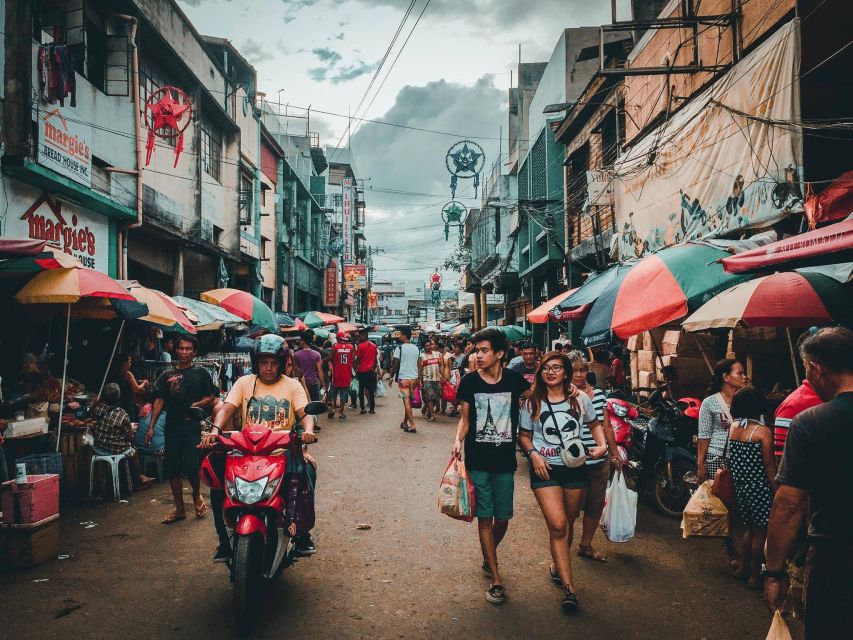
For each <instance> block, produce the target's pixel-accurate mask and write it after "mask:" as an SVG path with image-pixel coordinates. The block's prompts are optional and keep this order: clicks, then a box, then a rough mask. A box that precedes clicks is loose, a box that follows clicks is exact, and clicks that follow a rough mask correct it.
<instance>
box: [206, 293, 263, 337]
mask: <svg viewBox="0 0 853 640" xmlns="http://www.w3.org/2000/svg"><path fill="white" fill-rule="evenodd" d="M199 297H200V298H201V300H202V302H207V303H209V304H215V305H216V306H218V307H222V308H223V309H225V310H226V311H229V312H231V313H233V314H234V315H235V316H239V317H241V318H243V320H246V321H247V322H248V323H249V324H250V325H251V327H250V331H251V332H255V331H257V330H259V329H266V330H267V331H269V332H271V333H278V325H277V324H276V322H275V317H274V316H273V313H272V309H270V308H269V307H268V306H267V305H266V303H265V302H264V301H263V300H261V299H260V298H256V297H255V296H253V295H252V294H251V293H247V292H245V291H240V290H239V289H227V288H226V289H212V290H210V291H205V292H204V293H202V294H201V296H199Z"/></svg>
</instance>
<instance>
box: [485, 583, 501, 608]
mask: <svg viewBox="0 0 853 640" xmlns="http://www.w3.org/2000/svg"><path fill="white" fill-rule="evenodd" d="M486 601H487V602H491V603H492V604H503V603H504V602H505V601H506V590H505V589H504V586H503V585H502V584H490V585H489V588H488V590H487V591H486Z"/></svg>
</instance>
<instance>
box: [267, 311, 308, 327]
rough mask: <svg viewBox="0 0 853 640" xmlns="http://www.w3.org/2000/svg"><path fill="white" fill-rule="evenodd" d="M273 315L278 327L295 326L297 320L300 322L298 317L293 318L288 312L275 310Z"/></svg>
mask: <svg viewBox="0 0 853 640" xmlns="http://www.w3.org/2000/svg"><path fill="white" fill-rule="evenodd" d="M274 315H275V322H276V324H277V325H278V326H279V327H295V326H296V323H297V322H302V321H301V320H299V319H298V318H294V317H293V316H292V315H290V314H289V313H283V312H280V311H277V312H276V313H275V314H274Z"/></svg>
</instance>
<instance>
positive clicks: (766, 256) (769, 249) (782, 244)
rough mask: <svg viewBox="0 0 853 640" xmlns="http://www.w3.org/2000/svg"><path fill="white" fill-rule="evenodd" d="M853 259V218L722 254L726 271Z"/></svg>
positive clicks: (829, 262)
mask: <svg viewBox="0 0 853 640" xmlns="http://www.w3.org/2000/svg"><path fill="white" fill-rule="evenodd" d="M850 261H853V218H848V219H847V220H844V221H842V222H836V223H835V224H831V225H829V226H828V227H823V228H821V229H816V230H815V231H809V232H808V233H801V234H800V235H798V236H792V237H790V238H785V239H784V240H779V241H778V242H771V243H770V244H767V245H764V246H763V247H759V248H757V249H752V250H751V251H744V252H743V253H738V254H737V255H734V256H729V257H728V258H723V261H722V262H723V269H725V270H726V272H727V273H743V272H745V271H758V270H760V269H771V268H774V267H776V266H777V265H782V264H784V265H785V268H786V269H795V268H798V267H810V266H816V265H822V264H836V263H839V262H850Z"/></svg>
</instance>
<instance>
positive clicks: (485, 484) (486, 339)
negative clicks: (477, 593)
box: [452, 328, 530, 604]
mask: <svg viewBox="0 0 853 640" xmlns="http://www.w3.org/2000/svg"><path fill="white" fill-rule="evenodd" d="M471 341H472V342H473V343H474V351H473V352H472V353H471V354H470V357H471V358H473V359H475V360H476V362H477V370H476V371H474V372H472V373H469V374H467V375H465V376H464V377H463V378H462V381H461V382H460V383H459V389H458V390H457V392H456V399H457V400H458V401H459V411H460V418H459V426H458V428H457V430H456V441H455V442H454V443H453V449H452V452H453V455H454V456H456V457H457V458H459V459H461V458H462V450H463V447H464V450H465V467H466V469H467V471H468V476H469V477H470V479H471V483H472V484H473V485H474V490H475V492H476V493H475V500H476V510H475V513H474V515H475V516H476V518H477V528H478V533H479V535H480V547H481V548H482V551H483V573H484V574H485V575H486V576H487V577H489V578H491V584H490V585H489V589H488V590H487V591H486V600H487V601H489V602H491V603H492V604H501V603H503V602H504V600H505V599H506V595H505V592H504V586H503V580H502V579H501V574H500V571H499V570H498V558H497V548H498V545H499V544H500V542H501V540H503V537H504V535H505V534H506V530H507V526H508V525H509V519H510V518H512V498H513V490H514V477H515V468H516V460H515V442H516V438H517V436H518V410H519V399H520V398H521V395H522V394H523V393H524V392H525V391H527V389H529V388H530V385H529V384H528V383H527V382H526V381H525V380H524V378H522V377H521V376H520V375H519V374H518V373H516V372H515V371H511V370H508V369H504V368H503V367H502V363H503V360H504V357H505V356H506V350H507V341H506V336H505V335H504V334H503V333H501V332H500V331H498V330H497V329H494V328H491V329H483V330H482V331H480V332H478V333H476V334H475V335H474V336H473V337H472V338H471Z"/></svg>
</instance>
